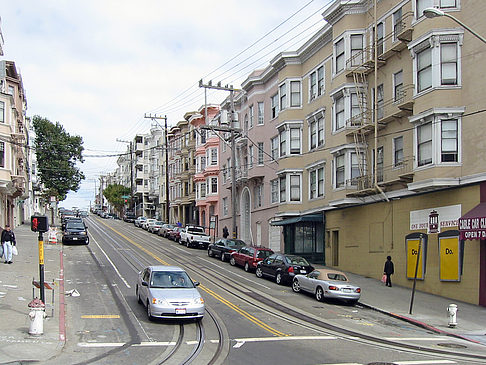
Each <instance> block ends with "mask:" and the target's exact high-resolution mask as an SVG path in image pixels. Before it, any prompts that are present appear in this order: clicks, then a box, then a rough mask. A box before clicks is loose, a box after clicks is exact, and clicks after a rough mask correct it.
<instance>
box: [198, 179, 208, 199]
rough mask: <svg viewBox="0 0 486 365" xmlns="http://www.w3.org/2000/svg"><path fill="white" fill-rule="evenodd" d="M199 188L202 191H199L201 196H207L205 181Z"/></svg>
mask: <svg viewBox="0 0 486 365" xmlns="http://www.w3.org/2000/svg"><path fill="white" fill-rule="evenodd" d="M199 188H200V192H199V196H200V197H201V198H205V197H206V183H205V182H203V183H201V184H200V185H199Z"/></svg>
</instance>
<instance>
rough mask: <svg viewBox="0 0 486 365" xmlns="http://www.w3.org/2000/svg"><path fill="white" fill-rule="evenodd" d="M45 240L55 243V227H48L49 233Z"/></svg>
mask: <svg viewBox="0 0 486 365" xmlns="http://www.w3.org/2000/svg"><path fill="white" fill-rule="evenodd" d="M47 242H49V243H51V244H57V243H58V242H57V227H49V234H48V239H47Z"/></svg>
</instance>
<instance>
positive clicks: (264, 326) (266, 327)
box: [97, 219, 289, 337]
mask: <svg viewBox="0 0 486 365" xmlns="http://www.w3.org/2000/svg"><path fill="white" fill-rule="evenodd" d="M97 221H98V222H100V223H101V224H103V225H104V226H106V227H108V228H109V229H111V230H112V231H113V232H115V233H116V234H118V235H120V236H121V237H123V238H124V239H126V240H127V241H128V242H130V243H131V244H132V245H134V246H136V247H137V248H139V249H140V250H142V251H143V252H145V253H146V254H147V255H149V256H150V257H153V258H154V259H155V260H157V261H158V262H160V263H162V264H163V265H169V263H168V262H166V261H164V260H162V259H161V258H160V257H158V256H157V255H155V254H154V253H153V252H151V251H149V250H147V249H146V248H145V247H143V246H142V245H140V244H139V243H137V242H135V241H133V240H132V239H130V238H129V237H127V236H125V235H124V234H123V233H121V232H118V231H117V230H116V229H114V228H113V227H110V226H109V225H108V224H106V223H105V222H103V221H102V220H100V219H97ZM200 288H201V289H202V290H204V291H205V292H206V293H208V294H209V295H211V296H212V297H213V298H215V299H217V300H219V301H220V302H221V303H223V304H225V305H226V306H228V307H229V308H231V309H233V310H234V311H235V312H237V313H239V314H241V315H242V316H243V317H245V318H246V319H248V320H249V321H250V322H252V323H254V324H256V325H257V326H258V327H260V328H262V329H264V330H265V331H268V332H270V333H271V334H273V335H275V336H279V337H284V336H289V335H287V334H285V333H283V332H280V331H278V330H276V329H274V328H272V327H270V326H269V325H267V324H265V323H264V322H262V321H260V320H259V319H258V318H256V317H254V316H252V315H251V314H249V313H247V312H245V311H244V310H242V309H240V308H238V306H236V305H235V304H233V303H231V302H230V301H228V300H227V299H224V298H223V297H222V296H220V295H219V294H217V293H215V292H214V291H212V290H211V289H209V288H207V287H206V286H204V285H201V286H200Z"/></svg>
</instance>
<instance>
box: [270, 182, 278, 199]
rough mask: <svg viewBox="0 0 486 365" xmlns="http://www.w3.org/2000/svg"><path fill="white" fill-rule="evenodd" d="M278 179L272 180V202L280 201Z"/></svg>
mask: <svg viewBox="0 0 486 365" xmlns="http://www.w3.org/2000/svg"><path fill="white" fill-rule="evenodd" d="M278 193H279V191H278V179H274V180H271V181H270V196H271V198H270V199H271V203H272V204H273V203H278Z"/></svg>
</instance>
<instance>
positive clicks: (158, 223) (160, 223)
mask: <svg viewBox="0 0 486 365" xmlns="http://www.w3.org/2000/svg"><path fill="white" fill-rule="evenodd" d="M155 224H156V225H157V226H161V225H162V224H164V222H161V221H157V222H155Z"/></svg>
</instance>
